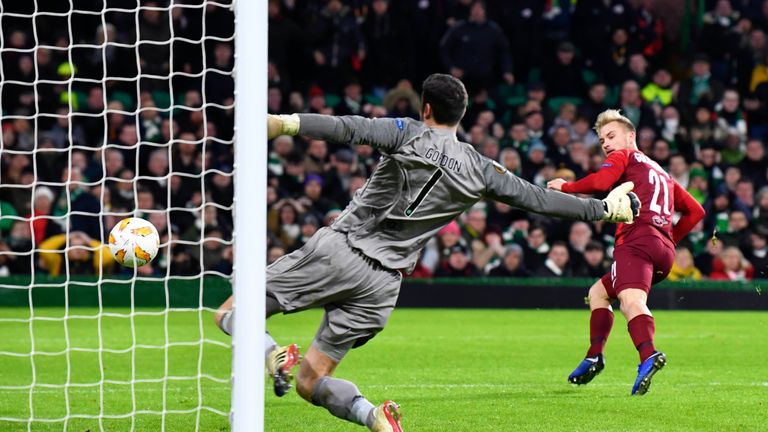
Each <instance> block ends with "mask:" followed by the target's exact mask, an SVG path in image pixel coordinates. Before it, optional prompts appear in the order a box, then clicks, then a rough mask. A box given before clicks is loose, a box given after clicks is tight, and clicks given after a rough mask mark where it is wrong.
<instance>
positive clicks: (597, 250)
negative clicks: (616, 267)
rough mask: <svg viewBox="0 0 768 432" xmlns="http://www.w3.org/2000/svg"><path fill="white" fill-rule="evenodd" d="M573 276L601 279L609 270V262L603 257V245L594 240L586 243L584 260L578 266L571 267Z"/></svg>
mask: <svg viewBox="0 0 768 432" xmlns="http://www.w3.org/2000/svg"><path fill="white" fill-rule="evenodd" d="M573 268H574V271H573V275H574V276H575V277H584V278H590V279H594V278H601V277H603V276H605V274H606V273H608V271H609V270H610V268H611V262H610V260H608V259H607V258H606V256H605V249H604V248H603V245H602V244H601V243H600V242H598V241H595V240H591V241H590V242H589V243H587V247H586V248H585V250H584V259H583V261H582V263H581V264H580V265H577V266H573Z"/></svg>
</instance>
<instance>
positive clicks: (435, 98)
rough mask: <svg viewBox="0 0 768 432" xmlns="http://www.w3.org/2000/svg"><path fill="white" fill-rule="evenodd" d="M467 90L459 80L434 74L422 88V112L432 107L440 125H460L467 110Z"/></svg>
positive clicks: (426, 80) (433, 114)
mask: <svg viewBox="0 0 768 432" xmlns="http://www.w3.org/2000/svg"><path fill="white" fill-rule="evenodd" d="M467 100H468V96H467V89H466V88H464V84H462V82H461V81H459V80H458V79H457V78H454V77H452V76H451V75H446V74H432V75H430V76H428V77H427V79H425V80H424V84H422V87H421V106H422V110H423V107H424V106H425V105H426V104H429V105H430V106H431V107H432V116H433V117H434V119H435V121H436V122H437V123H439V124H444V125H449V126H453V125H455V124H458V123H459V121H460V120H461V118H462V117H464V111H465V110H466V108H467Z"/></svg>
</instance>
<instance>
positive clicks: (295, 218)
mask: <svg viewBox="0 0 768 432" xmlns="http://www.w3.org/2000/svg"><path fill="white" fill-rule="evenodd" d="M303 213H304V207H303V206H302V205H301V204H300V203H299V202H298V201H296V200H293V199H282V200H280V201H278V202H277V203H275V205H274V206H273V207H272V209H271V210H270V211H269V213H268V215H267V229H269V230H270V231H271V232H272V233H273V234H274V235H275V236H276V237H277V238H278V239H279V240H280V242H281V243H282V244H283V245H284V246H285V247H286V248H287V249H288V250H293V246H294V244H295V243H296V242H297V240H298V239H299V237H300V236H301V225H299V223H300V221H301V218H300V217H301V215H302V214H303Z"/></svg>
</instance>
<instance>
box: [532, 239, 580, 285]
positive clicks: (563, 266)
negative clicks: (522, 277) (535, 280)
mask: <svg viewBox="0 0 768 432" xmlns="http://www.w3.org/2000/svg"><path fill="white" fill-rule="evenodd" d="M535 274H536V276H539V277H570V276H573V268H572V267H571V264H570V256H569V253H568V246H566V244H565V243H564V242H555V243H553V244H552V248H551V249H550V250H549V253H548V254H547V259H546V260H544V263H543V264H542V265H541V266H540V267H539V268H538V270H536V273H535Z"/></svg>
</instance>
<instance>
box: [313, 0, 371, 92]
mask: <svg viewBox="0 0 768 432" xmlns="http://www.w3.org/2000/svg"><path fill="white" fill-rule="evenodd" d="M308 34H309V35H311V36H310V37H311V40H312V44H311V45H312V58H313V60H314V65H315V70H316V71H317V76H318V78H319V80H320V83H321V85H322V86H323V87H324V88H327V89H330V90H333V91H338V90H340V89H341V87H342V85H343V84H344V83H346V82H347V81H348V80H349V79H350V78H351V77H352V75H353V73H355V72H359V71H360V68H361V66H362V65H361V62H362V61H364V59H365V56H366V50H365V41H364V39H363V35H362V32H361V30H360V26H359V24H358V21H357V19H356V18H355V14H354V11H353V10H352V8H351V7H350V6H348V5H345V4H344V2H342V1H341V0H329V1H328V2H327V3H326V4H325V7H323V8H322V9H321V10H320V13H318V14H316V15H314V16H313V19H312V21H311V24H310V26H309V29H308Z"/></svg>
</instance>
